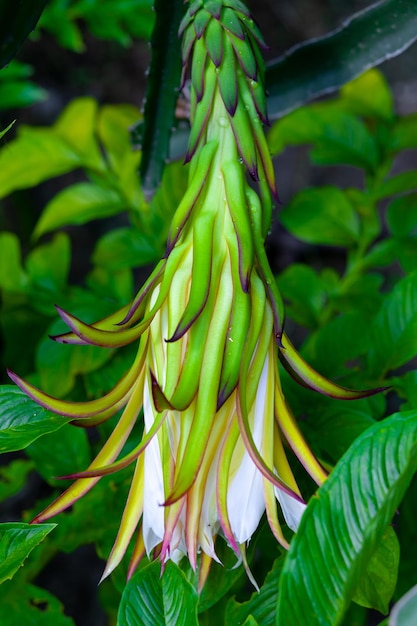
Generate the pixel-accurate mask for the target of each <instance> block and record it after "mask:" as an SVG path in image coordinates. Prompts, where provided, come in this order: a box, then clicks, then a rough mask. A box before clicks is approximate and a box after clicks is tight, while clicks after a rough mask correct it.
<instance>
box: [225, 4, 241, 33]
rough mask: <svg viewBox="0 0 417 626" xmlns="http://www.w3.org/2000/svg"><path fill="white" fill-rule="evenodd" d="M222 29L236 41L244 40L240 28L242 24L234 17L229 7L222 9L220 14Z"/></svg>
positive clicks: (234, 14) (233, 12)
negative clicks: (235, 38) (236, 39)
mask: <svg viewBox="0 0 417 626" xmlns="http://www.w3.org/2000/svg"><path fill="white" fill-rule="evenodd" d="M222 24H223V28H225V29H226V30H228V31H229V33H232V35H234V36H235V37H237V38H238V39H242V40H243V39H245V33H244V31H243V28H242V24H241V22H240V20H239V18H238V16H237V15H236V13H235V11H233V9H231V8H230V7H224V9H223V13H222Z"/></svg>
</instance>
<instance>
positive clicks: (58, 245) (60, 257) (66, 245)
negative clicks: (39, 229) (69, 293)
mask: <svg viewBox="0 0 417 626" xmlns="http://www.w3.org/2000/svg"><path fill="white" fill-rule="evenodd" d="M70 245H71V243H70V239H69V237H68V235H67V234H66V233H57V234H56V235H55V236H54V237H53V239H51V241H49V242H48V243H45V244H43V245H41V246H38V247H37V248H34V250H32V252H31V253H30V254H29V255H28V256H27V258H26V269H27V271H28V274H29V278H30V280H31V289H32V290H35V293H36V295H37V296H39V292H38V290H39V288H41V289H43V290H44V291H46V292H52V293H54V294H56V293H60V292H61V291H62V290H63V289H64V287H65V286H66V284H67V278H68V274H69V270H70V264H71V249H70Z"/></svg>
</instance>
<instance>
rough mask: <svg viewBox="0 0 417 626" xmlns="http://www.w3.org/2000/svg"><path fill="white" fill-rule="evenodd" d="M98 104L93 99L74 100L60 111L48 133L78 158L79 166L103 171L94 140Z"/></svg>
mask: <svg viewBox="0 0 417 626" xmlns="http://www.w3.org/2000/svg"><path fill="white" fill-rule="evenodd" d="M98 115H99V110H98V104H97V102H96V101H95V100H94V99H93V98H76V99H75V100H73V101H72V102H70V103H69V105H68V106H67V107H66V108H65V109H64V110H63V111H62V113H61V115H60V116H59V118H58V119H57V121H56V122H55V124H54V125H53V127H52V128H51V129H50V131H49V132H51V133H53V134H54V135H56V136H58V137H60V138H61V139H63V140H64V142H65V143H66V145H68V146H70V147H71V148H72V149H73V150H74V151H75V152H76V153H77V154H78V155H79V156H80V160H81V164H80V165H85V166H86V167H91V168H92V169H95V170H98V171H99V172H101V171H103V170H104V169H105V163H104V160H103V158H102V155H101V153H100V148H99V145H98V142H97V138H96V124H97V117H98Z"/></svg>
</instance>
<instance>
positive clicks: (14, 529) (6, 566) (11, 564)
mask: <svg viewBox="0 0 417 626" xmlns="http://www.w3.org/2000/svg"><path fill="white" fill-rule="evenodd" d="M55 527H56V524H36V525H35V524H34V525H31V524H23V523H19V522H10V523H8V524H0V583H2V582H4V581H5V580H8V579H9V578H12V577H13V576H14V574H15V573H16V572H17V570H18V569H19V567H21V566H22V565H23V563H24V561H25V560H26V559H27V557H28V556H29V554H30V553H31V552H32V550H33V549H34V548H36V546H37V545H38V544H39V543H40V542H41V541H43V539H45V537H46V535H47V534H48V533H50V532H51V530H52V529H54V528H55Z"/></svg>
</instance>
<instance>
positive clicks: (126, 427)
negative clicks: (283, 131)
mask: <svg viewBox="0 0 417 626" xmlns="http://www.w3.org/2000/svg"><path fill="white" fill-rule="evenodd" d="M180 33H181V36H182V42H183V44H182V50H183V62H184V63H183V83H184V82H185V79H186V77H187V72H188V70H189V69H191V133H190V140H189V146H188V151H187V156H186V161H187V162H189V166H188V167H189V185H188V189H187V191H186V192H185V194H184V197H183V199H182V201H181V202H180V204H179V206H178V208H177V211H176V213H175V215H174V217H173V220H172V224H171V228H170V232H169V237H168V241H167V248H166V253H165V256H164V258H163V259H162V260H161V261H160V262H159V264H158V265H157V266H156V268H155V269H154V271H153V272H152V274H151V275H150V277H149V278H148V280H147V281H146V283H145V285H144V286H143V287H142V289H141V290H140V291H139V293H138V295H137V296H136V298H135V299H134V300H133V302H132V303H131V304H130V305H128V306H126V307H124V308H123V309H121V310H120V311H118V312H116V313H114V314H113V315H111V316H109V317H107V318H105V319H103V320H98V321H96V322H95V323H93V324H85V323H84V322H82V321H81V320H79V319H77V318H76V317H74V316H73V315H71V314H70V313H68V312H66V311H63V310H62V309H60V308H57V310H58V313H59V315H60V316H61V317H62V319H63V320H64V321H65V323H66V324H67V325H68V327H69V331H68V332H67V333H65V334H63V335H59V336H57V337H54V338H53V339H54V340H55V341H58V342H61V343H64V344H65V343H67V344H91V345H98V346H103V347H111V348H114V347H120V346H124V345H127V344H128V343H131V342H135V341H137V342H139V347H138V353H137V356H136V358H135V360H134V362H133V364H132V366H131V368H130V369H129V371H128V373H127V374H126V375H125V376H124V377H123V378H122V379H121V380H120V381H119V382H118V383H117V384H116V386H115V387H114V388H113V389H112V390H111V391H110V392H109V393H107V394H106V395H105V396H104V397H102V398H99V399H96V400H92V401H90V402H81V403H72V402H67V401H64V400H58V399H54V398H52V397H50V396H48V395H46V394H44V393H43V392H42V391H40V390H39V389H36V388H35V387H33V386H32V385H30V384H29V383H27V382H25V381H23V380H22V379H21V378H19V377H18V376H17V375H16V374H13V373H10V376H11V378H12V379H13V380H14V381H15V382H16V383H17V385H19V387H20V388H21V389H23V390H24V391H25V392H26V393H28V394H29V395H30V396H31V397H32V398H34V399H35V400H36V401H37V402H39V403H40V404H41V405H43V406H45V407H47V408H48V409H51V410H52V411H54V412H56V413H58V414H61V415H65V416H70V417H71V418H73V421H74V424H76V425H78V426H86V427H87V426H93V425H98V424H100V423H103V422H104V421H106V420H108V419H110V417H112V416H114V415H116V414H117V413H119V412H120V411H121V414H120V417H119V420H118V422H117V425H116V426H115V428H114V430H113V432H112V434H111V435H110V437H109V438H108V440H107V442H106V443H105V444H104V446H103V448H102V450H101V451H100V453H99V454H98V455H97V457H96V458H95V459H94V461H93V462H92V463H91V465H90V466H89V467H88V468H87V470H85V471H82V472H79V473H77V474H73V475H72V476H71V477H70V478H73V479H75V482H74V483H73V484H72V485H71V486H70V487H69V488H68V489H67V490H66V491H65V492H64V493H63V494H62V495H60V496H59V497H58V499H57V500H55V502H53V503H52V504H50V505H49V506H48V507H47V508H46V509H45V510H44V511H43V512H41V513H39V514H38V515H37V516H36V518H35V520H34V521H35V522H41V521H45V520H47V519H49V518H51V517H52V516H54V515H56V514H57V513H59V512H61V511H63V510H64V509H66V508H67V507H68V506H70V505H71V504H73V503H74V502H75V501H76V500H78V499H79V498H81V497H82V496H83V495H84V494H85V493H87V492H88V491H89V490H90V489H92V488H93V487H94V485H95V484H96V483H97V481H98V480H100V478H101V476H103V475H106V474H109V473H111V472H115V471H118V470H120V469H122V468H124V467H126V466H127V465H129V464H131V463H135V464H136V466H135V471H134V475H133V478H132V483H131V487H130V491H129V495H128V499H127V502H126V506H125V509H124V513H123V516H122V520H121V524H120V530H119V533H118V535H117V537H116V541H115V544H114V547H113V550H112V552H111V554H110V556H109V560H108V563H107V565H106V568H105V572H104V574H103V576H107V575H108V574H110V572H111V571H113V569H114V568H115V567H116V566H117V565H118V564H119V562H120V561H121V559H122V558H123V556H124V554H125V552H126V550H127V547H128V545H129V543H130V541H131V540H132V537H133V536H134V534H135V533H136V534H137V539H136V544H135V548H134V550H133V555H132V558H131V563H130V566H129V575H131V574H132V573H133V571H134V569H135V567H136V566H137V564H138V563H139V561H140V560H141V558H142V557H143V556H144V555H145V553H146V554H147V555H148V556H149V557H151V558H158V559H160V561H161V562H162V563H164V562H165V561H166V560H167V559H174V560H179V559H180V558H181V557H182V556H184V555H186V556H187V557H188V559H189V561H190V563H191V566H192V567H193V568H194V569H195V568H197V565H198V555H199V554H201V559H200V586H202V585H203V583H204V581H205V579H206V577H207V575H208V570H209V564H210V562H211V560H212V559H215V560H218V557H217V555H216V550H215V541H216V537H217V535H219V534H220V535H222V536H223V537H224V538H225V539H226V541H227V543H228V544H229V545H230V547H231V548H232V549H233V550H234V551H235V552H236V554H237V555H238V557H239V558H243V560H244V561H245V556H244V546H245V544H246V543H247V542H248V541H249V540H250V538H251V537H252V535H253V533H254V532H255V530H256V528H257V526H258V524H259V521H260V518H261V517H262V515H263V513H264V512H265V511H266V515H267V519H268V522H269V525H270V527H271V530H272V532H273V534H274V535H275V537H276V539H277V541H278V542H279V543H280V544H281V545H283V546H284V547H287V546H288V544H287V541H286V539H285V537H284V534H283V532H282V528H281V521H280V516H279V514H278V510H277V503H278V504H279V507H280V509H281V511H282V514H283V518H284V520H285V522H286V524H287V525H288V526H289V527H290V528H291V529H293V530H294V531H295V530H296V529H297V526H298V523H299V520H300V518H301V515H302V513H303V510H304V508H305V504H304V501H303V498H302V495H301V493H300V490H299V488H298V486H297V483H296V481H295V478H294V475H293V472H292V470H291V467H290V464H289V462H288V459H287V456H286V452H285V446H287V445H288V446H289V447H290V448H291V449H292V450H293V452H294V453H295V456H296V457H298V459H299V461H300V462H301V464H302V465H303V466H304V467H305V469H306V471H307V472H308V473H309V474H310V475H311V477H312V478H313V479H314V481H315V482H316V483H317V484H318V485H320V484H321V483H322V482H323V481H324V480H325V478H326V472H325V471H324V469H323V468H322V466H321V465H320V463H319V462H318V460H317V459H316V458H315V456H314V454H313V453H312V452H311V450H310V449H309V447H308V445H307V443H306V441H305V440H304V437H303V435H302V433H301V431H300V430H299V428H298V426H297V423H296V420H295V418H294V416H293V414H292V412H291V410H290V408H289V406H288V405H287V403H286V400H285V397H284V395H283V391H282V388H281V383H280V375H279V368H278V358H279V359H280V360H281V361H282V363H283V365H284V367H285V368H286V369H287V370H288V371H289V372H290V373H291V374H292V375H293V376H294V378H295V379H296V380H298V381H299V382H300V383H301V384H302V385H303V386H305V387H308V388H310V389H313V390H315V391H318V392H320V393H324V394H326V395H329V396H332V397H336V398H344V399H355V398H360V397H364V396H366V395H369V394H371V393H374V392H375V391H376V390H370V391H364V392H360V391H353V390H347V389H344V388H342V387H340V386H338V385H336V384H334V383H332V382H330V381H327V380H326V379H325V378H324V377H322V376H321V375H320V374H318V373H317V372H315V371H314V370H313V369H312V368H310V367H309V366H308V365H307V364H306V363H305V362H304V361H303V359H302V358H301V356H300V355H299V354H298V353H297V352H296V350H295V349H294V348H293V346H292V344H291V343H290V341H289V339H288V338H287V336H286V335H285V333H284V309H283V304H282V299H281V297H280V294H279V292H278V290H277V287H276V284H275V280H274V277H273V275H272V272H271V269H270V267H269V264H268V261H267V258H266V254H265V250H264V239H265V236H266V234H267V231H268V229H269V226H270V220H271V207H272V197H274V196H276V187H275V177H274V171H273V166H272V162H271V158H270V155H269V152H268V149H267V144H266V140H265V136H264V131H263V124H265V123H267V113H266V102H265V92H264V85H263V74H264V69H263V62H262V58H261V55H260V52H259V46H263V45H264V43H263V40H262V37H261V35H260V33H259V31H258V28H257V26H256V25H255V23H254V22H253V20H252V18H251V16H250V14H249V12H248V11H247V9H246V7H245V6H244V5H243V4H242V3H241V2H239V1H238V0H228V1H226V0H224V2H219V1H214V0H206V1H203V0H197V1H195V2H192V3H191V4H190V6H189V8H188V11H187V13H186V16H185V18H184V20H183V22H182V25H181V29H180ZM247 174H249V176H250V177H251V178H252V179H253V181H255V183H257V188H258V191H255V190H254V189H253V188H252V187H251V186H250V185H249V183H248V178H247ZM142 415H143V420H144V434H143V437H142V440H141V441H140V443H139V444H138V445H137V446H136V447H135V448H134V449H133V450H131V451H130V452H129V453H128V454H125V455H124V456H120V455H121V453H122V450H123V447H124V444H125V443H126V441H127V440H128V438H129V436H130V433H131V431H132V429H133V427H134V425H135V424H136V422H137V421H138V420H141V419H142ZM66 478H68V477H66Z"/></svg>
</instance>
